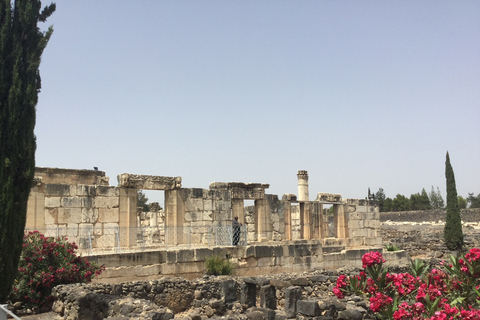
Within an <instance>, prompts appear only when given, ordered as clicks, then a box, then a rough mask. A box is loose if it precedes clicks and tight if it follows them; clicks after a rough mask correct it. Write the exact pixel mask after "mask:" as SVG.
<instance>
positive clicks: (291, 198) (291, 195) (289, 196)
mask: <svg viewBox="0 0 480 320" xmlns="http://www.w3.org/2000/svg"><path fill="white" fill-rule="evenodd" d="M282 200H283V201H292V202H297V195H296V194H294V193H285V194H284V195H283V197H282Z"/></svg>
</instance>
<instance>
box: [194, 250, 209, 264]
mask: <svg viewBox="0 0 480 320" xmlns="http://www.w3.org/2000/svg"><path fill="white" fill-rule="evenodd" d="M194 252H195V258H194V261H206V260H207V258H209V257H211V256H212V255H213V250H212V249H206V248H198V249H194Z"/></svg>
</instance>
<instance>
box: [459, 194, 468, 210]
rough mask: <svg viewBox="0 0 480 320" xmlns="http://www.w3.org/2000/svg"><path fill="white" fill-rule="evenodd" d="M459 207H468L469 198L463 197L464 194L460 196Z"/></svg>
mask: <svg viewBox="0 0 480 320" xmlns="http://www.w3.org/2000/svg"><path fill="white" fill-rule="evenodd" d="M458 207H459V208H460V209H465V208H467V200H466V199H465V198H463V197H462V196H458Z"/></svg>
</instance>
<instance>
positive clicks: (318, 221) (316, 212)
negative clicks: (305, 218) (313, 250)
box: [311, 202, 323, 239]
mask: <svg viewBox="0 0 480 320" xmlns="http://www.w3.org/2000/svg"><path fill="white" fill-rule="evenodd" d="M311 210H312V218H313V223H312V229H313V234H312V239H321V238H322V230H321V225H322V220H323V219H322V210H323V205H322V204H321V203H318V202H312V203H311Z"/></svg>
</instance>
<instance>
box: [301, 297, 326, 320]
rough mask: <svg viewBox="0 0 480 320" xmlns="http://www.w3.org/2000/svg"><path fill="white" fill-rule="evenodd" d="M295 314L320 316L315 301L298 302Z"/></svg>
mask: <svg viewBox="0 0 480 320" xmlns="http://www.w3.org/2000/svg"><path fill="white" fill-rule="evenodd" d="M297 312H298V313H301V314H303V315H304V316H309V317H316V316H319V315H320V307H319V306H318V301H317V300H298V301H297Z"/></svg>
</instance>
